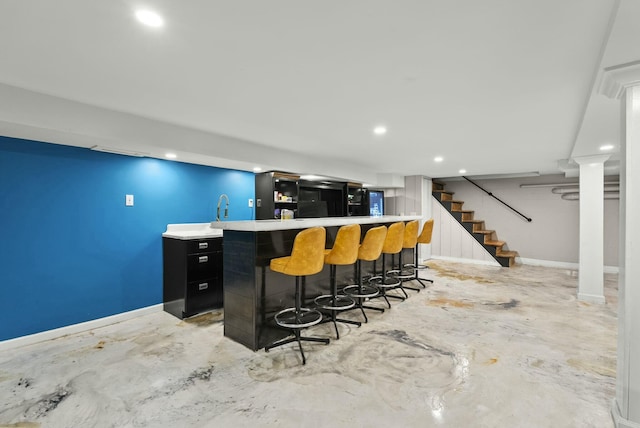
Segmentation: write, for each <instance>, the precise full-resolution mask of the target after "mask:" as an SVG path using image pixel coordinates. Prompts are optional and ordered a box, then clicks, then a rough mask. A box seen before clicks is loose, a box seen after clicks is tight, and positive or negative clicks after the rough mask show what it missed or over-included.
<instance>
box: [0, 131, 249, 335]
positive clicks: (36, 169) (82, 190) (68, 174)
mask: <svg viewBox="0 0 640 428" xmlns="http://www.w3.org/2000/svg"><path fill="white" fill-rule="evenodd" d="M221 193H226V194H227V195H228V196H229V199H230V204H229V217H228V220H251V219H253V218H254V212H253V208H249V207H248V206H247V205H248V204H247V200H248V199H249V198H255V181H254V175H253V173H248V172H244V171H236V170H230V169H222V168H214V167H207V166H201V165H192V164H186V163H180V162H173V161H165V160H159V159H152V158H137V157H130V156H122V155H115V154H110V153H101V152H94V151H91V150H89V149H85V148H77V147H68V146H61V145H55V144H47V143H40V142H35V141H27V140H20V139H15V138H7V137H0V313H1V314H2V322H0V340H6V339H11V338H15V337H19V336H24V335H27V334H32V333H38V332H42V331H46V330H50V329H54V328H58V327H63V326H67V325H71V324H76V323H80V322H84V321H89V320H93V319H97V318H101V317H105V316H109V315H114V314H118V313H121V312H126V311H130V310H134V309H138V308H142V307H145V306H150V305H154V304H158V303H162V237H161V235H162V233H163V232H164V231H165V230H166V227H167V224H170V223H204V222H209V221H212V220H214V219H215V215H216V205H217V202H218V197H219V195H220V194H221ZM126 194H132V195H134V202H135V203H134V206H133V207H127V206H125V195H126Z"/></svg>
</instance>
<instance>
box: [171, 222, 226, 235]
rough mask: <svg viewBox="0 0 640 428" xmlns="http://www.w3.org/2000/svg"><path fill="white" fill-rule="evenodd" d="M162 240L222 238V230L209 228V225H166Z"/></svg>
mask: <svg viewBox="0 0 640 428" xmlns="http://www.w3.org/2000/svg"><path fill="white" fill-rule="evenodd" d="M162 236H163V237H164V238H175V239H207V238H220V237H222V229H220V228H215V229H214V228H213V227H211V223H183V224H168V225H167V231H166V232H164V233H163V234H162Z"/></svg>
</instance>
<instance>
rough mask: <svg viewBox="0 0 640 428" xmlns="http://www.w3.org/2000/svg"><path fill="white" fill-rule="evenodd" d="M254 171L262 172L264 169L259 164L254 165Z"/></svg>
mask: <svg viewBox="0 0 640 428" xmlns="http://www.w3.org/2000/svg"><path fill="white" fill-rule="evenodd" d="M253 171H254V172H260V171H262V168H260V167H259V166H254V167H253Z"/></svg>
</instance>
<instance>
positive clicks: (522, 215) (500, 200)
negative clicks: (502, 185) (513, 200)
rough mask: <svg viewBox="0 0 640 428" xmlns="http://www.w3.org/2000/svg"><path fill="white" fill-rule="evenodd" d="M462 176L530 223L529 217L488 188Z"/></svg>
mask: <svg viewBox="0 0 640 428" xmlns="http://www.w3.org/2000/svg"><path fill="white" fill-rule="evenodd" d="M462 178H464V179H465V180H467V181H468V182H469V183H471V184H473V185H474V186H476V187H477V188H478V189H480V190H482V191H483V192H484V193H486V194H487V195H489V196H491V197H492V198H493V199H495V200H497V201H498V202H500V203H501V204H502V205H504V206H506V207H507V208H509V209H510V210H511V211H513V212H515V213H517V214H518V215H519V216H520V217H522V218H524V219H525V220H527V221H528V222H529V223H531V221H532V220H531V218H530V217H527V216H526V215H524V214H522V213H521V212H520V211H518V210H517V209H515V208H513V207H512V206H511V205H509V204H508V203H506V202H505V201H503V200H502V199H500V198H498V197H497V196H496V195H494V194H493V193H491V192H489V191H488V190H486V189H484V188H483V187H482V186H480V185H479V184H478V183H476V182H474V181H473V180H471V179H470V178H467V177H465V176H462Z"/></svg>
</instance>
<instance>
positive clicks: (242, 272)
mask: <svg viewBox="0 0 640 428" xmlns="http://www.w3.org/2000/svg"><path fill="white" fill-rule="evenodd" d="M420 218H421V216H416V215H413V216H381V217H356V216H354V217H325V218H308V219H307V218H305V219H292V220H255V221H252V220H245V221H229V222H224V221H223V222H212V223H211V226H210V227H211V228H212V229H222V230H223V231H224V243H223V260H224V262H223V266H224V268H223V271H224V272H223V277H224V334H225V336H227V337H229V338H230V339H232V340H234V341H236V342H238V343H241V344H243V345H245V346H247V347H248V348H250V349H252V350H254V351H255V350H258V349H261V348H264V346H265V345H267V344H268V343H270V342H272V341H274V340H277V339H279V338H283V337H286V336H287V335H288V334H289V331H287V330H283V329H280V328H278V327H277V326H276V325H275V323H274V322H273V316H274V314H275V313H276V312H278V311H279V310H281V309H283V308H285V307H289V306H292V305H293V303H294V291H295V290H294V289H295V278H294V277H289V276H286V275H282V274H279V273H276V272H272V271H271V269H269V262H270V260H271V259H273V258H276V257H283V256H288V255H289V254H290V253H291V249H292V247H293V241H294V239H295V236H296V235H297V234H298V232H300V231H301V230H304V229H307V228H309V227H315V226H323V227H324V228H325V229H326V230H327V242H326V248H331V247H332V246H333V242H334V239H335V236H336V233H337V231H338V229H339V228H340V226H343V225H347V224H354V223H358V224H360V225H361V227H362V237H364V234H365V233H366V232H367V230H369V229H370V228H372V227H376V226H380V225H389V224H391V223H395V222H397V221H405V222H406V221H410V220H416V219H420ZM365 265H366V266H365ZM369 265H371V263H365V264H363V273H365V272H367V271H370V269H371V266H369ZM379 268H380V266H379ZM337 280H338V284H345V283H350V284H353V283H354V281H355V266H338V269H337ZM328 291H329V269H328V267H327V266H325V268H324V269H323V270H322V272H320V273H318V274H316V275H311V276H308V277H307V280H306V285H305V289H304V290H303V295H304V303H305V304H306V305H312V304H313V299H314V298H315V297H316V296H319V295H321V294H327V293H328Z"/></svg>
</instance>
